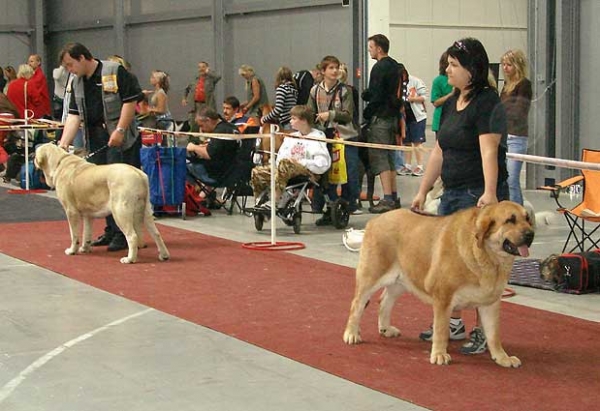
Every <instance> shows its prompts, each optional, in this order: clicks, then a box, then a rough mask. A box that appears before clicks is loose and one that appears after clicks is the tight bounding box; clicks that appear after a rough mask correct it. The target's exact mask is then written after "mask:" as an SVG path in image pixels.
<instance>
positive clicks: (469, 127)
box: [412, 38, 509, 354]
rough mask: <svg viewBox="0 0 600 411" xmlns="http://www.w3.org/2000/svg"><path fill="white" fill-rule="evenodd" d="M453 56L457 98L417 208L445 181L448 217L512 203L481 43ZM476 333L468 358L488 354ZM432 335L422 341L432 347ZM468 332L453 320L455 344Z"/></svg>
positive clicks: (448, 107)
mask: <svg viewBox="0 0 600 411" xmlns="http://www.w3.org/2000/svg"><path fill="white" fill-rule="evenodd" d="M447 52H448V68H447V69H446V72H447V73H448V83H449V84H450V85H451V86H453V87H454V94H453V95H452V96H451V97H450V98H449V99H448V100H447V101H446V102H445V103H444V106H443V107H444V108H443V111H442V117H441V121H440V130H439V132H438V139H437V142H436V143H435V146H434V148H433V150H432V152H431V154H430V155H429V161H428V162H427V167H426V169H425V175H424V176H423V179H422V180H421V185H420V186H419V191H418V193H417V195H416V196H415V198H414V199H413V202H412V207H415V208H417V209H421V210H422V209H423V205H424V203H425V196H426V195H427V192H428V191H429V189H430V188H431V187H432V186H433V184H434V182H435V180H436V179H437V178H438V177H440V176H441V178H442V182H443V183H444V194H443V195H442V197H441V202H440V206H439V209H438V213H439V214H440V215H449V214H452V213H454V212H456V211H459V210H462V209H465V208H469V207H475V206H477V207H485V206H486V205H489V204H494V203H497V202H498V201H502V200H508V197H509V194H508V184H507V181H506V180H507V174H508V173H507V171H506V145H505V143H506V115H505V111H504V107H503V106H502V103H501V102H500V98H499V97H498V94H497V91H496V90H495V89H494V88H492V87H490V84H489V80H488V67H489V60H488V55H487V53H486V51H485V48H484V47H483V45H482V44H481V43H480V42H479V40H477V39H474V38H465V39H462V40H459V41H457V42H455V43H454V44H453V45H452V46H450V47H449V48H448V50H447ZM477 323H478V325H477V326H476V327H474V328H473V331H472V332H471V334H470V340H469V342H468V343H467V344H465V345H463V346H462V347H461V352H462V353H463V354H479V353H482V352H485V351H486V349H487V344H486V338H485V334H484V333H483V330H482V329H481V327H480V326H479V316H478V319H477ZM432 336H433V330H432V329H429V330H427V331H424V332H422V333H421V335H420V336H419V338H421V339H422V340H425V341H431V338H432ZM465 336H466V334H465V326H464V323H463V321H462V319H461V313H460V311H453V312H452V316H451V319H450V339H452V340H461V339H464V338H465Z"/></svg>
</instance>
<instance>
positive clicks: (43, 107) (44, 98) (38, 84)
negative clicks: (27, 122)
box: [27, 54, 52, 118]
mask: <svg viewBox="0 0 600 411" xmlns="http://www.w3.org/2000/svg"><path fill="white" fill-rule="evenodd" d="M27 64H29V66H31V68H32V69H33V77H32V78H31V80H30V81H29V87H31V88H32V89H34V90H35V91H36V93H38V94H39V100H40V103H39V106H38V112H37V113H36V114H38V117H36V118H40V117H44V116H48V117H49V116H50V114H51V113H52V112H51V105H50V93H49V92H48V81H47V80H46V76H45V75H44V72H43V71H42V67H41V65H42V58H41V57H40V55H39V54H32V55H31V56H29V59H27Z"/></svg>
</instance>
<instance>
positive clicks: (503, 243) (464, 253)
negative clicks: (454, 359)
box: [344, 201, 534, 367]
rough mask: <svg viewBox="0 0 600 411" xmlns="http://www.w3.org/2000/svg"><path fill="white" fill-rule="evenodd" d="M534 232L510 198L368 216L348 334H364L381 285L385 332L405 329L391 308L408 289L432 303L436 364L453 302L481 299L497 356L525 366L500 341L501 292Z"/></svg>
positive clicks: (355, 338) (443, 357) (474, 303)
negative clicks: (439, 211)
mask: <svg viewBox="0 0 600 411" xmlns="http://www.w3.org/2000/svg"><path fill="white" fill-rule="evenodd" d="M533 236H534V233H533V230H532V227H531V222H530V221H529V217H528V215H527V212H526V211H525V209H524V208H523V207H521V206H520V205H518V204H515V203H512V202H509V201H503V202H501V203H498V204H494V205H490V206H486V207H484V208H470V209H467V210H463V211H460V212H457V213H455V214H453V215H450V216H446V217H438V216H425V215H420V214H417V213H415V212H413V211H410V210H395V211H391V212H388V213H385V214H383V215H381V216H379V217H377V218H375V219H373V220H371V221H369V223H368V224H367V228H366V230H365V236H364V241H363V243H362V246H361V250H360V259H359V262H358V267H357V269H356V288H355V294H354V299H353V300H352V306H351V308H350V316H349V318H348V324H347V325H346V331H345V332H344V341H345V342H346V343H348V344H356V343H359V342H361V337H360V327H359V323H360V319H361V316H362V314H363V312H364V309H365V307H366V305H367V303H368V302H369V299H370V298H371V296H372V295H373V294H374V293H375V292H376V291H377V290H379V289H380V288H385V290H384V292H383V293H382V297H381V302H380V304H381V305H380V307H379V333H380V334H381V335H383V336H385V337H397V336H399V335H400V331H399V330H398V329H397V328H396V327H393V326H392V325H391V324H390V316H391V312H392V308H393V306H394V302H395V301H396V298H398V296H399V295H400V294H402V293H403V292H404V291H409V292H412V293H413V294H415V295H416V296H418V297H419V298H420V299H421V300H423V301H425V302H427V303H430V304H432V305H433V331H434V332H433V345H432V348H431V356H430V362H431V363H432V364H438V365H443V364H449V363H450V355H449V354H448V352H447V347H448V337H449V323H450V314H451V312H452V310H453V309H463V308H470V307H477V309H478V311H479V315H480V317H481V322H482V325H483V329H484V332H485V335H486V337H487V342H488V347H489V350H490V353H491V356H492V359H494V360H495V361H496V363H498V364H499V365H501V366H503V367H519V366H520V365H521V361H520V360H519V359H518V358H517V357H509V356H508V355H507V354H506V352H505V351H504V349H503V348H502V344H501V343H500V333H499V319H500V298H501V296H502V291H503V290H504V287H505V286H506V284H507V282H508V278H509V275H510V272H511V269H512V265H513V261H514V259H515V256H517V255H521V256H527V255H529V246H530V245H531V243H532V241H533Z"/></svg>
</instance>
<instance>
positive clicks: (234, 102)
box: [223, 96, 240, 110]
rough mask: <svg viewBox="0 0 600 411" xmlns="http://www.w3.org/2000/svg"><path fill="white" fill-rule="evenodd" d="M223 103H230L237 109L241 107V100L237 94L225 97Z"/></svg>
mask: <svg viewBox="0 0 600 411" xmlns="http://www.w3.org/2000/svg"><path fill="white" fill-rule="evenodd" d="M223 104H228V105H230V106H231V107H232V108H233V109H235V110H237V109H238V108H240V100H238V98H237V97H236V96H229V97H225V100H223Z"/></svg>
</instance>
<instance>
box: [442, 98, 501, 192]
mask: <svg viewBox="0 0 600 411" xmlns="http://www.w3.org/2000/svg"><path fill="white" fill-rule="evenodd" d="M456 101H457V97H456V96H452V97H450V98H449V99H448V100H446V102H445V103H444V108H443V110H442V117H441V120H440V130H439V132H438V135H437V138H438V143H439V145H440V148H441V149H442V152H443V163H442V181H443V182H444V187H446V188H469V187H472V188H475V187H482V186H484V185H485V181H484V178H483V165H482V161H481V151H480V146H479V136H480V135H482V134H489V133H494V134H501V135H502V138H501V141H500V146H499V147H498V185H500V184H501V183H503V182H504V181H506V178H507V176H508V173H507V171H506V114H505V112H504V107H503V106H502V104H501V103H500V98H499V97H498V94H496V93H495V92H494V91H493V90H492V89H489V88H488V89H485V90H483V91H482V92H480V93H479V94H477V95H476V96H475V97H474V98H473V99H472V100H471V102H470V103H469V105H468V106H467V107H466V108H465V109H464V110H462V111H457V110H456Z"/></svg>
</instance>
